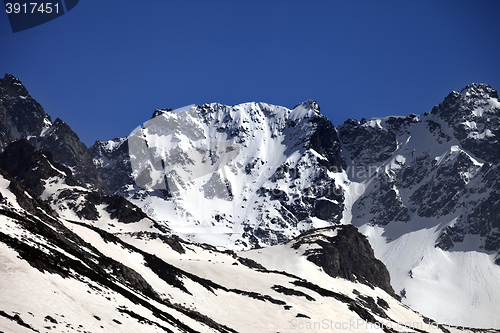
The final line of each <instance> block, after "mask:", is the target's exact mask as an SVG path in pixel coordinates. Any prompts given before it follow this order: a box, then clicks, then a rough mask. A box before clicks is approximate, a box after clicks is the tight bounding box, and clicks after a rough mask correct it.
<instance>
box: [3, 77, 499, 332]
mask: <svg viewBox="0 0 500 333" xmlns="http://www.w3.org/2000/svg"><path fill="white" fill-rule="evenodd" d="M4 80H5V79H4ZM16 80H17V79H16ZM8 82H11V83H10V84H7V85H6V86H8V87H10V86H12V87H10V88H8V89H7V88H2V89H3V90H2V91H3V95H2V96H3V97H2V103H3V104H2V107H4V105H7V108H6V107H4V109H3V110H7V109H8V108H10V109H9V110H14V108H13V107H12V103H11V104H10V105H11V106H9V102H5V101H8V100H12V101H17V103H21V101H22V100H28V101H31V100H30V99H29V98H27V97H26V94H27V92H25V89H24V88H21V86H20V85H19V84H17V83H15V84H14V83H12V82H17V81H15V80H12V79H10V81H9V80H8ZM3 84H4V85H5V82H4V83H3ZM23 89H24V90H23ZM6 92H8V93H6ZM9 94H11V95H9ZM16 94H18V96H16ZM5 96H7V97H5ZM23 97H25V98H23ZM35 103H36V102H34V100H33V101H31V102H30V103H29V108H32V109H33V108H36V104H35ZM30 110H31V109H30ZM9 112H10V113H12V112H13V111H9ZM7 113H8V112H5V114H7ZM499 113H500V102H499V100H498V94H497V93H496V91H495V90H494V89H493V88H491V87H489V86H487V85H484V84H472V85H469V86H467V87H466V88H464V89H463V90H462V91H461V92H452V93H450V94H449V96H448V97H446V99H445V100H444V101H443V102H442V103H440V104H439V105H437V106H436V107H434V108H433V109H432V110H431V111H430V112H425V113H423V114H422V115H414V114H410V115H409V116H406V117H386V118H373V119H370V120H366V119H362V120H361V121H357V120H353V119H349V120H348V121H346V122H345V123H344V124H343V125H340V126H337V127H335V126H333V124H331V122H330V121H329V120H328V119H327V118H326V117H325V116H323V115H322V114H321V112H320V109H319V106H318V105H317V103H316V102H314V101H307V102H304V103H301V104H299V105H297V106H296V107H294V108H293V109H292V110H289V109H287V108H284V107H279V106H273V105H269V104H265V103H245V104H241V105H235V106H224V105H220V104H216V103H213V104H205V105H202V106H196V107H193V108H186V109H184V110H175V111H174V110H156V111H155V112H154V114H153V117H152V118H151V119H150V120H149V121H148V122H146V123H145V124H144V125H143V126H142V127H140V128H139V129H138V130H137V131H135V132H134V133H131V135H130V136H129V137H127V138H117V139H114V140H111V141H107V142H96V144H95V145H93V146H92V147H90V148H89V150H88V152H89V153H88V155H89V156H92V158H91V160H92V161H93V166H94V167H95V169H96V170H97V172H98V173H100V174H101V179H102V184H104V185H103V186H104V187H105V188H106V191H107V189H109V190H110V192H111V193H114V194H118V195H121V196H124V197H125V198H127V199H128V200H130V201H132V202H133V203H134V204H135V205H137V206H138V207H140V208H141V209H142V210H143V211H144V213H146V214H147V215H148V216H149V217H151V218H152V219H153V220H154V221H156V222H155V223H157V227H159V228H166V229H171V230H172V232H173V233H175V234H177V235H179V236H181V237H183V238H185V239H190V240H194V241H197V242H202V243H211V244H212V245H215V246H218V247H231V248H233V249H251V248H255V249H256V250H253V251H261V249H259V248H260V247H266V246H269V245H273V246H278V247H279V246H280V245H279V244H284V243H285V242H287V241H289V240H291V239H293V238H295V237H297V236H299V235H300V234H302V233H304V232H307V231H309V230H313V229H317V228H324V227H331V226H333V225H337V224H352V225H354V226H356V227H358V228H359V230H360V231H361V232H362V233H363V234H364V235H365V236H366V237H367V239H368V241H369V242H370V244H371V246H372V247H373V249H374V251H375V256H376V257H377V258H378V259H380V260H381V261H382V262H383V263H384V264H385V265H386V266H387V268H388V270H389V273H390V276H391V281H392V282H391V284H392V288H393V290H394V292H395V293H396V294H398V295H399V296H401V297H402V300H403V302H405V303H406V304H409V305H410V306H412V307H413V308H415V309H417V310H419V311H421V312H422V313H424V314H426V315H428V316H431V317H434V318H448V319H450V320H451V321H453V320H454V319H457V320H458V322H457V323H458V324H464V323H465V324H466V325H469V326H481V325H483V324H482V323H489V322H490V321H491V318H493V317H494V314H495V313H498V311H500V308H499V307H498V306H499V305H498V304H499V303H498V302H497V300H498V299H500V279H499V276H500V268H499V266H498V265H499V263H500V255H499V249H500V241H499V239H500V226H499V220H498V217H499V216H500V215H499V214H498V209H497V207H498V201H499V198H498V189H499V188H498V187H499V184H498V182H499V180H498V177H496V174H498V160H499V156H498V152H499V150H498V147H499V146H500V144H499V142H498V135H500V134H499V132H498V131H499ZM40 114H42V113H40ZM43 117H48V116H46V115H45V116H43ZM43 117H42V118H43ZM0 118H1V115H0ZM3 119H7V120H8V121H9V122H10V121H11V120H10V118H9V117H8V116H6V117H4V118H3ZM43 119H45V118H43ZM49 120H50V118H49ZM56 122H57V121H56ZM56 122H55V123H56ZM44 123H46V124H47V125H46V126H47V127H48V128H50V126H49V125H48V124H49V122H47V121H46V120H44ZM55 123H54V124H55ZM6 124H7V125H8V124H14V125H15V124H16V123H15V122H13V121H12V122H11V123H6ZM7 125H6V126H7ZM15 126H18V125H15ZM51 126H53V125H51ZM7 127H8V126H7ZM10 128H11V132H10V133H16V131H17V127H16V130H12V128H13V127H12V126H11V127H10ZM19 128H21V127H19ZM23 128H24V127H23ZM17 132H19V131H17ZM67 132H68V133H69V131H67ZM6 133H8V131H7V132H6ZM23 133H24V132H23ZM26 133H27V132H26ZM30 133H31V132H30ZM33 133H37V132H36V131H35V132H33ZM40 133H41V134H37V135H28V134H23V135H24V136H19V135H18V136H19V137H26V138H27V139H29V140H30V142H35V141H34V140H35V139H36V140H42V141H43V140H45V139H44V133H45V132H43V131H42V130H40ZM70 136H71V135H63V136H59V135H58V138H59V139H62V141H65V140H66V139H65V138H67V137H70ZM75 136H76V134H75ZM6 137H8V135H7V136H6ZM53 138H55V136H53ZM69 141H71V140H69ZM2 142H3V141H2ZM54 142H57V141H54ZM72 142H73V143H74V142H76V141H75V140H73V141H72ZM73 143H72V144H69V145H66V146H72V145H73ZM35 144H36V145H37V146H38V148H42V146H41V144H39V143H38V141H37V142H36V143H35ZM145 147H146V148H145ZM4 149H5V146H4ZM134 149H135V150H134ZM62 156H65V154H62ZM82 156H83V155H82ZM54 157H55V160H56V161H58V162H60V163H62V164H64V165H65V166H67V167H69V168H70V169H71V171H75V169H74V164H70V163H68V162H67V161H71V158H70V157H64V158H63V161H61V160H59V159H58V157H57V156H56V153H54ZM88 160H89V159H88V158H86V161H87V162H88ZM65 161H66V162H65ZM72 163H73V162H72ZM64 172H65V171H64ZM82 172H83V171H80V173H79V171H75V174H76V177H75V178H76V179H77V180H78V181H79V182H80V183H81V185H82V186H83V187H81V189H82V191H83V192H81V193H79V192H78V191H73V192H71V193H72V194H71V195H69V196H67V197H64V195H63V196H60V195H59V193H62V192H63V191H59V192H58V191H57V190H56V189H54V191H53V192H50V193H48V192H47V193H46V196H45V197H44V196H43V195H42V198H44V199H45V200H47V199H48V197H49V196H50V197H51V198H52V199H51V200H49V201H50V202H51V204H52V207H55V211H57V212H58V214H62V216H63V218H69V219H73V220H79V219H82V218H83V219H86V218H89V217H91V216H92V214H90V215H87V216H83V215H82V216H78V214H76V213H75V212H79V211H82V207H81V206H78V207H77V208H76V209H75V207H76V206H73V207H70V206H71V203H72V202H79V204H80V205H81V204H82V203H84V202H86V201H89V202H92V200H89V198H91V197H92V196H89V195H88V191H89V189H97V188H99V186H98V185H96V184H98V183H99V181H96V180H95V178H94V180H93V181H92V182H91V184H86V183H85V181H83V180H82V179H83V178H82ZM78 175H80V176H79V177H78ZM91 178H92V177H91ZM85 187H87V188H85ZM56 193H57V194H56ZM75 193H76V194H75ZM92 205H93V206H94V207H96V208H95V211H97V215H96V214H95V213H94V216H96V217H97V220H94V221H97V222H93V223H97V224H98V225H100V226H101V227H102V228H103V229H104V230H107V231H108V232H119V229H117V228H116V227H113V226H110V225H108V224H109V223H108V222H106V220H107V219H108V218H109V212H107V211H106V210H105V209H104V206H103V201H102V200H101V201H99V200H97V201H96V200H94V202H93V203H92ZM92 205H91V206H92ZM57 207H64V208H65V209H58V208H57ZM200 208H201V209H200ZM83 211H86V210H83ZM64 212H65V213H64ZM75 214H76V215H75ZM111 224H112V225H115V223H111ZM122 229H123V228H122ZM330 242H333V238H330ZM360 244H361V243H360ZM314 246H315V247H318V246H320V247H322V245H319V244H316V245H314ZM292 250H293V249H292ZM292 250H291V251H292ZM262 251H264V250H262ZM273 251H274V252H275V250H270V253H274V252H273ZM286 251H288V250H286ZM264 252H265V251H264ZM264 252H263V253H264ZM252 253H253V252H252ZM324 253H328V255H327V257H330V256H333V257H335V256H336V254H335V253H336V252H335V249H334V248H331V247H327V248H325V249H324ZM310 258H311V259H313V258H314V256H311V257H310ZM261 259H262V258H261ZM261 259H259V260H261ZM339 260H340V257H339ZM261 261H262V262H266V263H267V264H269V265H271V266H270V267H279V265H278V264H277V263H275V262H273V261H272V260H270V259H269V260H268V259H262V260H261ZM317 263H320V266H321V269H322V270H325V267H330V268H328V269H326V270H333V271H335V267H337V266H336V265H335V262H331V261H329V260H326V261H324V262H323V261H321V260H317ZM495 263H496V265H495ZM273 265H275V266H273ZM326 270H325V272H326ZM478 272H480V274H478ZM346 276H349V274H347V275H346ZM344 277H345V276H344ZM385 290H386V291H387V290H389V289H387V288H386V289H385ZM436 295H438V296H436ZM429 298H433V299H437V300H438V301H436V302H435V303H432V304H429V302H428V301H427V300H428V299H429ZM491 325H494V324H491ZM483 327H484V326H483Z"/></svg>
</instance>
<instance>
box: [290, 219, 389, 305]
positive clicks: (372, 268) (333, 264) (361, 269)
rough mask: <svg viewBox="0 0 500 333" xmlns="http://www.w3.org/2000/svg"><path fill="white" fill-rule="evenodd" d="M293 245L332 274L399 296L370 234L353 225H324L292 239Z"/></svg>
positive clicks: (308, 258) (327, 272)
mask: <svg viewBox="0 0 500 333" xmlns="http://www.w3.org/2000/svg"><path fill="white" fill-rule="evenodd" d="M291 246H292V248H294V249H296V250H299V249H301V250H304V253H303V256H305V257H306V258H307V260H309V261H311V262H313V263H314V264H316V265H318V266H319V267H321V268H322V269H323V271H324V272H325V273H326V274H328V275H330V276H332V277H341V278H344V279H347V280H350V281H358V282H361V283H364V284H367V285H369V286H372V287H374V286H375V287H379V288H381V289H383V290H385V291H386V292H388V293H389V294H391V295H393V296H395V293H394V290H393V289H392V287H391V278H390V276H389V271H388V270H387V268H386V267H385V265H384V264H383V263H382V262H381V261H380V260H378V259H376V258H375V255H374V252H373V249H372V247H371V246H370V243H369V242H368V240H367V238H366V236H364V235H362V234H361V233H360V232H359V231H358V229H357V228H356V227H354V226H352V225H342V226H335V227H328V228H321V229H316V230H312V231H309V232H306V233H304V234H302V235H300V237H298V238H297V239H294V240H293V241H291Z"/></svg>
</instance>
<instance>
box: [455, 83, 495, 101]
mask: <svg viewBox="0 0 500 333" xmlns="http://www.w3.org/2000/svg"><path fill="white" fill-rule="evenodd" d="M460 95H461V96H462V97H463V98H483V99H488V98H495V99H498V92H497V91H496V90H495V89H493V88H492V87H490V86H489V85H487V84H485V83H471V84H469V85H468V86H466V87H465V88H463V89H462V90H461V91H460Z"/></svg>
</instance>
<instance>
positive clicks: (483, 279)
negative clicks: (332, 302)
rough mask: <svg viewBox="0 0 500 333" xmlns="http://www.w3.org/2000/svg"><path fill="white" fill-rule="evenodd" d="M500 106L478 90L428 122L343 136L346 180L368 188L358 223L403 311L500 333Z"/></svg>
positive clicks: (363, 127) (453, 97)
mask: <svg viewBox="0 0 500 333" xmlns="http://www.w3.org/2000/svg"><path fill="white" fill-rule="evenodd" d="M474 96H475V97H474ZM499 106H500V104H499V102H498V96H497V95H496V92H495V91H494V90H491V88H489V87H487V86H485V85H483V86H481V85H471V86H469V87H467V88H465V89H464V90H463V91H462V92H460V93H458V92H453V93H451V94H450V96H448V97H447V99H446V100H445V101H444V102H443V103H442V104H440V105H438V106H436V107H435V108H434V109H433V111H432V112H431V113H426V114H424V115H422V116H415V115H410V116H408V117H387V118H376V119H371V120H363V121H362V122H357V121H353V120H350V121H348V122H346V123H345V124H344V125H342V126H339V128H338V129H339V136H340V138H341V141H342V144H343V150H344V152H345V153H344V156H346V164H347V169H348V170H347V175H348V176H349V179H350V180H351V181H352V182H353V183H356V184H358V188H360V189H363V194H362V195H361V196H360V197H359V199H358V200H356V201H355V204H354V205H353V208H352V221H351V223H352V224H354V225H355V226H357V227H359V228H360V231H361V232H362V233H363V234H365V235H367V236H368V238H369V240H370V242H371V244H372V246H373V248H374V250H375V255H376V256H377V258H379V259H381V260H382V261H383V262H384V263H385V265H386V266H387V268H388V269H389V271H390V274H391V278H392V285H393V287H394V289H395V290H396V292H397V293H399V294H400V295H401V296H402V297H403V302H404V303H405V304H408V305H410V306H411V307H412V308H414V309H417V310H418V311H420V312H422V313H423V314H426V315H428V316H432V317H433V318H439V319H440V320H441V319H443V318H446V319H449V320H450V321H453V322H455V323H459V324H461V325H469V326H476V327H491V326H495V327H498V325H499V323H498V322H495V318H496V317H497V315H498V313H500V302H499V300H500V266H498V262H499V259H498V258H499V257H500V255H499V250H500V247H499V246H498V244H499V243H498V242H499V235H500V234H499V232H500V229H499V227H500V225H499V224H498V221H499V220H498V213H497V211H498V210H497V208H496V207H498V197H497V194H496V193H497V190H498V188H500V184H499V178H498V157H499V156H498V154H497V153H496V149H497V148H498V147H499V146H500V144H499V143H498V138H497V137H496V135H498V128H499V127H498V122H499V113H500V108H499ZM493 133H497V134H493ZM471 139H473V140H474V141H471ZM495 140H496V141H495ZM495 147H497V148H495ZM488 150H489V151H490V153H489V154H488V155H485V154H484V152H485V151H488ZM349 196H353V197H356V198H358V196H359V194H358V193H354V194H352V195H351V194H350V193H349V192H346V197H349ZM495 261H496V262H497V264H495ZM429 299H435V301H433V302H429Z"/></svg>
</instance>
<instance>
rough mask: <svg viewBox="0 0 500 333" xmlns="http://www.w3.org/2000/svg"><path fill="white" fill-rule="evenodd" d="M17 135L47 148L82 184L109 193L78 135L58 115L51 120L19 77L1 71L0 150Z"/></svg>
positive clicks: (18, 137)
mask: <svg viewBox="0 0 500 333" xmlns="http://www.w3.org/2000/svg"><path fill="white" fill-rule="evenodd" d="M19 139H27V140H28V141H29V142H30V143H31V144H32V145H33V146H34V147H36V148H37V149H43V150H46V151H50V152H51V153H52V154H53V155H54V157H55V158H56V160H57V161H58V162H59V163H61V164H64V165H65V166H66V167H69V168H70V169H71V170H72V172H73V174H74V176H75V178H76V179H78V180H79V181H80V182H81V183H82V185H83V186H85V187H88V188H92V189H96V190H98V191H102V192H104V193H109V191H108V189H107V187H106V185H105V184H104V183H103V181H102V179H101V175H100V174H99V172H98V171H97V169H96V167H95V166H94V164H93V162H92V158H91V156H90V155H89V152H88V149H87V147H86V146H85V144H83V143H82V142H81V141H80V139H79V138H78V135H77V134H76V133H75V132H73V131H72V130H71V128H70V127H69V126H68V125H67V124H66V123H64V122H63V121H62V120H60V119H56V121H55V122H54V123H52V120H51V118H50V116H49V115H48V114H46V113H45V111H44V109H43V108H42V106H41V105H40V104H39V103H38V102H37V101H36V100H35V99H33V97H31V96H30V95H29V93H28V90H27V89H26V88H25V87H24V86H23V84H22V83H21V81H19V80H18V79H17V78H15V77H14V76H12V75H9V74H5V76H4V78H3V79H0V151H2V150H3V149H5V147H6V146H7V145H8V144H9V143H10V142H12V141H14V140H19Z"/></svg>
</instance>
